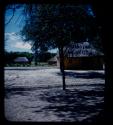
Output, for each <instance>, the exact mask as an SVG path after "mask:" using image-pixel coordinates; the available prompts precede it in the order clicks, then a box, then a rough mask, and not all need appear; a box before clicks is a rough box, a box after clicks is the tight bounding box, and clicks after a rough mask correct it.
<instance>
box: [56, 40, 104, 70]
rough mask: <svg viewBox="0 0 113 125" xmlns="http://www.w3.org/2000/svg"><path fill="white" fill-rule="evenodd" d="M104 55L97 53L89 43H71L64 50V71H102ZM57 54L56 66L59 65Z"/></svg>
mask: <svg viewBox="0 0 113 125" xmlns="http://www.w3.org/2000/svg"><path fill="white" fill-rule="evenodd" d="M103 57H104V54H103V53H102V52H99V51H97V50H96V49H95V48H94V47H93V46H92V45H91V44H90V43H89V42H82V43H71V44H70V45H68V46H67V47H65V48H64V67H65V69H81V70H82V69H86V70H87V69H103V65H104V58H103ZM59 61H60V58H59V55H58V54H57V64H58V65H57V66H59V65H60V62H59Z"/></svg>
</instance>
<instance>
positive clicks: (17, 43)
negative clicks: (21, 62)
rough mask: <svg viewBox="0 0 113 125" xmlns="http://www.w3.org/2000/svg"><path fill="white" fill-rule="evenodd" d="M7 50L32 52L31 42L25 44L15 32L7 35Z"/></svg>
mask: <svg viewBox="0 0 113 125" xmlns="http://www.w3.org/2000/svg"><path fill="white" fill-rule="evenodd" d="M5 40H6V41H5V49H6V50H10V51H13V50H15V51H16V50H17V51H18V50H19V49H21V50H23V51H24V50H25V51H28V50H29V51H31V45H30V42H26V43H25V42H24V41H23V40H22V38H21V36H20V35H18V34H16V33H15V32H11V33H5Z"/></svg>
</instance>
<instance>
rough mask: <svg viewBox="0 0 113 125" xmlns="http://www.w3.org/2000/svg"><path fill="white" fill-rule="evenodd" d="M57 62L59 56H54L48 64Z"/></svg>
mask: <svg viewBox="0 0 113 125" xmlns="http://www.w3.org/2000/svg"><path fill="white" fill-rule="evenodd" d="M55 61H57V56H54V57H53V58H51V59H49V60H48V62H55Z"/></svg>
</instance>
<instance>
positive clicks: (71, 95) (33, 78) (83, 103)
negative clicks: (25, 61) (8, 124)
mask: <svg viewBox="0 0 113 125" xmlns="http://www.w3.org/2000/svg"><path fill="white" fill-rule="evenodd" d="M66 85H67V86H66V87H67V90H66V91H63V90H62V79H61V76H60V71H59V69H56V68H53V69H52V68H45V69H44V68H43V69H41V68H37V69H36V70H33V69H32V68H30V69H28V68H27V70H26V69H21V70H19V69H18V70H17V69H16V68H15V69H14V68H11V69H10V68H9V69H6V70H5V117H6V119H8V120H10V121H34V122H35V121H40V122H41V121H44V122H47V121H60V122H70V121H79V122H81V121H86V122H93V121H97V120H100V119H103V112H104V85H105V80H104V71H72V70H69V71H66Z"/></svg>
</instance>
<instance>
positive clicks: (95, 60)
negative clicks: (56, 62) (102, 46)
mask: <svg viewBox="0 0 113 125" xmlns="http://www.w3.org/2000/svg"><path fill="white" fill-rule="evenodd" d="M64 65H65V69H81V70H82V69H86V70H88V69H89V70H90V69H92V70H93V69H103V58H102V57H75V58H65V60H64Z"/></svg>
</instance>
